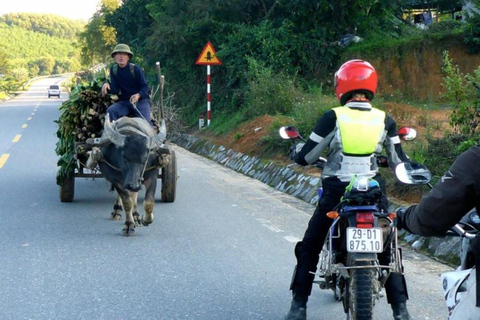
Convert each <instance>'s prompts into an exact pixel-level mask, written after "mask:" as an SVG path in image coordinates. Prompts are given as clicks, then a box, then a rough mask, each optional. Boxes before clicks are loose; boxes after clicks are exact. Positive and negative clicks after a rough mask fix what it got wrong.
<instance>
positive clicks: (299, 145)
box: [290, 142, 305, 160]
mask: <svg viewBox="0 0 480 320" xmlns="http://www.w3.org/2000/svg"><path fill="white" fill-rule="evenodd" d="M304 145H305V143H303V142H300V143H297V144H295V145H293V146H292V147H291V148H290V159H291V160H294V158H295V155H296V154H297V153H299V152H300V150H302V148H303V146H304Z"/></svg>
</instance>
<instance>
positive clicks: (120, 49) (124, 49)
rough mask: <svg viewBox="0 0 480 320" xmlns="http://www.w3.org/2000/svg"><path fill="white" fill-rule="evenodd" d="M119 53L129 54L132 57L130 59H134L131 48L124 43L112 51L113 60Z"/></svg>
mask: <svg viewBox="0 0 480 320" xmlns="http://www.w3.org/2000/svg"><path fill="white" fill-rule="evenodd" d="M118 52H124V53H128V55H129V56H130V58H131V57H133V53H132V51H131V50H130V47H129V46H127V45H126V44H123V43H120V44H117V46H116V47H115V49H113V51H112V58H113V56H114V55H115V53H118Z"/></svg>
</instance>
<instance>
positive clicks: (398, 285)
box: [291, 175, 408, 303]
mask: <svg viewBox="0 0 480 320" xmlns="http://www.w3.org/2000/svg"><path fill="white" fill-rule="evenodd" d="M375 180H377V181H378V182H379V184H380V187H381V189H382V192H383V195H384V197H383V199H382V201H381V204H380V206H381V208H383V209H384V210H387V208H388V201H387V197H386V188H385V181H384V180H383V179H382V178H381V177H380V175H378V176H377V177H375ZM347 185H348V183H345V182H341V181H340V180H338V179H336V178H327V179H323V180H322V187H323V194H322V197H321V199H320V201H319V202H318V205H317V208H316V209H315V212H314V213H313V216H312V217H311V218H310V221H309V223H308V228H307V230H306V231H305V235H304V236H303V240H302V241H300V242H298V243H297V245H296V246H295V256H296V257H297V267H296V271H295V274H294V277H293V280H292V285H291V289H292V290H293V292H294V293H295V294H296V295H299V296H309V295H310V293H311V292H312V285H313V279H314V277H315V276H314V275H313V274H311V273H310V272H315V271H316V270H317V264H318V259H319V254H320V251H321V250H322V247H323V243H324V242H325V238H326V236H327V233H328V230H329V228H330V226H331V225H332V223H333V220H332V219H330V218H328V217H327V216H326V214H327V213H328V212H329V211H331V210H332V209H333V208H334V207H335V206H336V205H337V204H338V203H339V202H340V199H341V197H342V196H343V194H344V193H345V188H346V187H347ZM378 258H379V262H380V263H382V264H384V263H387V264H388V263H389V262H390V260H391V253H390V252H383V253H381V254H379V255H378ZM385 291H386V293H387V300H388V303H399V302H405V301H406V300H408V293H407V284H406V281H405V277H404V276H403V275H401V274H396V273H391V274H390V276H389V277H388V280H387V282H386V283H385Z"/></svg>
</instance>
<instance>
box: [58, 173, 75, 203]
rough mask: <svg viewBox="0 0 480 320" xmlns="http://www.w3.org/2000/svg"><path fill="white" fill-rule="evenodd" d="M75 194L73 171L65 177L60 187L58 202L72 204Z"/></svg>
mask: <svg viewBox="0 0 480 320" xmlns="http://www.w3.org/2000/svg"><path fill="white" fill-rule="evenodd" d="M74 194H75V174H74V170H72V172H70V173H69V174H67V175H66V176H65V179H63V182H62V185H61V186H60V201H61V202H72V201H73V195H74Z"/></svg>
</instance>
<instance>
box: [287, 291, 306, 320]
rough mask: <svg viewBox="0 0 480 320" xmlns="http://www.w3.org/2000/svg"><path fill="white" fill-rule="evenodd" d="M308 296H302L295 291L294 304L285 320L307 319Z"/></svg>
mask: <svg viewBox="0 0 480 320" xmlns="http://www.w3.org/2000/svg"><path fill="white" fill-rule="evenodd" d="M307 301H308V296H300V295H298V294H295V292H294V293H293V297H292V305H291V306H290V310H289V311H288V313H287V315H286V316H285V318H284V320H306V319H307Z"/></svg>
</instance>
